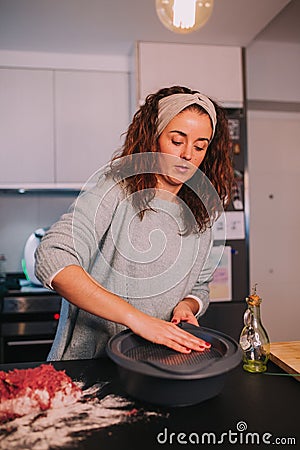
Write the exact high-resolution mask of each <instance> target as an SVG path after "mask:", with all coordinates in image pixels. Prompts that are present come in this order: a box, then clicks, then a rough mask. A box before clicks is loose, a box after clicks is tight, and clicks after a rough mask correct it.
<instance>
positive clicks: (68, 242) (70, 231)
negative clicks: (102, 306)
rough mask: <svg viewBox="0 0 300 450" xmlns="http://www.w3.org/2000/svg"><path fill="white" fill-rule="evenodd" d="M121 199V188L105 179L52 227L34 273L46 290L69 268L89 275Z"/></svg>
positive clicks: (80, 196)
mask: <svg viewBox="0 0 300 450" xmlns="http://www.w3.org/2000/svg"><path fill="white" fill-rule="evenodd" d="M120 195H121V188H120V187H119V186H118V185H117V184H116V183H114V181H113V180H111V179H109V180H107V179H106V178H105V177H104V176H102V177H101V180H100V181H99V182H98V183H97V185H96V186H95V187H94V188H92V189H90V190H88V191H86V192H82V193H81V194H80V195H79V196H78V198H77V199H76V201H75V202H74V203H73V205H72V206H71V208H70V211H69V212H68V213H66V214H64V215H63V216H62V217H61V218H60V220H59V221H58V222H56V223H55V224H54V225H52V227H51V228H50V229H49V230H48V232H47V233H46V234H45V236H44V237H43V239H42V241H41V243H40V245H39V247H38V248H37V250H36V253H35V259H36V264H35V273H36V276H37V278H38V279H39V280H40V281H41V282H42V283H43V285H44V286H46V287H49V288H50V289H51V281H52V279H53V277H54V276H55V274H57V273H58V272H59V271H60V270H62V269H63V268H64V267H67V266H70V265H78V266H81V267H83V268H84V269H85V270H86V271H87V272H89V270H90V268H91V266H92V264H93V262H94V259H95V257H96V255H97V252H98V246H99V242H100V241H101V239H102V237H103V236H104V234H105V232H106V231H107V229H108V228H109V226H110V224H111V221H112V218H113V215H114V212H115V210H116V208H117V205H118V201H119V198H120Z"/></svg>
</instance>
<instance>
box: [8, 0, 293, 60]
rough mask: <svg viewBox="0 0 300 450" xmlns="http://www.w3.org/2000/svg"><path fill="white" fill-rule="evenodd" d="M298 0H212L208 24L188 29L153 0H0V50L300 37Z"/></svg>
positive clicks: (112, 50)
mask: <svg viewBox="0 0 300 450" xmlns="http://www.w3.org/2000/svg"><path fill="white" fill-rule="evenodd" d="M299 18H300V0H215V6H214V11H213V14H212V16H211V18H210V20H209V21H208V22H207V24H206V25H205V26H204V27H203V28H202V29H200V30H198V31H196V32H194V33H191V34H189V35H179V34H175V33H172V32H171V31H169V30H167V29H165V28H164V27H163V25H162V24H161V23H160V21H159V19H158V18H157V16H156V12H155V0H0V50H17V51H42V52H45V51H46V52H65V53H89V54H128V53H129V52H130V50H131V49H132V46H133V44H134V42H135V41H138V40H139V41H153V42H177V43H179V42H180V43H190V44H211V45H234V46H242V47H247V46H248V45H249V44H251V42H252V41H253V40H254V39H255V38H256V37H257V36H259V37H260V38H261V39H263V40H272V41H274V40H282V41H289V42H297V43H300V31H299V30H300V26H299Z"/></svg>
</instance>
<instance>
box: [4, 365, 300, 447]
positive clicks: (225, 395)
mask: <svg viewBox="0 0 300 450" xmlns="http://www.w3.org/2000/svg"><path fill="white" fill-rule="evenodd" d="M38 364H39V363H28V364H27V363H23V364H18V365H16V364H15V365H12V364H4V365H2V366H0V370H9V369H13V368H16V367H17V368H27V367H33V366H36V365H38ZM52 364H53V365H54V367H55V368H56V369H58V370H61V369H64V370H66V373H67V374H68V375H70V376H71V377H72V378H73V379H74V380H76V381H79V380H80V381H83V382H84V384H85V387H88V386H90V385H93V384H95V383H101V382H109V383H108V384H106V385H105V389H106V391H105V389H104V391H103V392H104V393H106V394H109V393H114V394H117V395H122V396H124V397H125V398H126V394H125V393H124V392H123V391H122V387H121V386H120V383H119V378H118V371H117V368H116V366H115V364H114V363H112V362H111V361H110V360H108V359H106V358H103V359H99V360H81V361H59V362H53V363H52ZM269 373H273V375H271V374H269ZM133 401H134V400H133ZM133 405H134V410H133V411H134V414H135V413H136V412H137V414H139V411H147V410H151V411H154V412H155V413H156V414H153V416H147V415H145V417H140V420H132V421H131V420H128V421H127V422H126V423H124V422H123V423H120V424H115V425H113V426H108V427H104V428H102V429H100V430H93V431H92V432H86V433H84V432H83V433H81V436H80V441H74V442H73V443H72V445H71V446H67V447H65V446H61V447H60V448H68V449H71V448H72V449H77V448H80V449H87V450H90V449H97V450H102V449H105V450H106V449H109V450H114V449H116V450H122V449H124V450H125V449H126V450H129V449H143V450H146V449H158V448H170V449H171V448H172V449H174V448H199V447H200V448H201V447H202V448H205V449H206V448H210V447H214V448H216V447H218V446H220V447H223V448H224V447H225V448H245V449H246V448H260V447H264V446H267V445H270V444H273V445H276V448H288V447H291V448H299V446H300V431H299V406H300V383H299V381H297V380H296V379H295V378H293V377H290V376H287V375H284V372H282V371H281V369H279V368H278V367H277V366H275V365H274V364H273V363H271V362H269V364H268V374H267V373H266V374H249V373H247V372H245V371H244V370H243V369H242V366H241V365H240V366H238V367H237V368H236V369H234V370H233V371H231V372H230V373H229V374H228V377H227V378H226V382H225V386H224V389H223V390H222V392H221V393H220V394H219V395H218V396H217V397H214V398H212V399H210V400H206V401H205V402H202V403H200V404H198V405H194V406H189V407H181V408H162V407H157V406H153V405H149V404H143V403H141V402H139V401H134V403H133ZM257 443H259V445H258V444H257ZM20 445H21V444H20ZM0 448H4V447H1V428H0ZM6 448H7V447H6ZM20 448H21V447H20ZM22 448H27V447H24V446H22ZM34 448H35V447H34ZM49 448H50V447H49ZM51 448H52V447H51Z"/></svg>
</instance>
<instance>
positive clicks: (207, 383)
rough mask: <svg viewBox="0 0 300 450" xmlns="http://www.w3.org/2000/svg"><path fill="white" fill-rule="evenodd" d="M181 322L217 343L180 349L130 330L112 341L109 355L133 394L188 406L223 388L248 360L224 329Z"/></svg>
mask: <svg viewBox="0 0 300 450" xmlns="http://www.w3.org/2000/svg"><path fill="white" fill-rule="evenodd" d="M180 326H181V327H182V328H183V329H184V330H185V331H187V332H189V333H192V334H193V335H194V336H197V337H199V338H201V339H204V340H205V341H207V342H210V344H211V347H210V348H209V349H206V350H204V351H203V352H195V351H192V352H191V353H189V354H183V353H178V352H176V351H174V350H171V349H169V348H167V347H165V346H163V345H157V344H153V343H151V342H149V341H146V340H145V339H143V338H141V337H139V336H137V335H135V334H134V333H133V332H132V331H130V330H125V331H123V332H121V333H119V334H117V335H116V336H114V337H112V338H111V339H110V341H109V342H108V345H107V353H108V356H109V357H110V358H111V359H112V360H113V361H114V362H115V363H116V364H117V365H118V369H119V375H120V379H121V382H122V384H123V387H124V389H125V390H126V392H127V393H128V394H130V395H132V396H133V397H135V398H137V399H139V400H143V401H147V402H150V403H154V404H160V405H164V406H186V405H192V404H196V403H200V402H202V401H204V400H207V399H209V398H211V397H214V396H216V395H218V394H219V393H220V392H221V390H222V389H223V386H224V382H225V378H226V375H227V373H228V372H229V371H230V370H232V369H233V368H234V367H236V366H237V365H238V364H239V363H240V361H241V359H242V354H241V350H240V348H239V345H238V343H237V342H236V341H235V340H234V339H233V338H231V337H230V336H227V335H225V334H224V333H221V332H219V331H215V330H211V329H208V328H202V327H196V326H194V325H191V324H187V323H182V324H180Z"/></svg>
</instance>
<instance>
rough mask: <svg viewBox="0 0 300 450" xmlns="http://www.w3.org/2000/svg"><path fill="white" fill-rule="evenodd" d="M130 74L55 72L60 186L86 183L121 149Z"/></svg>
mask: <svg viewBox="0 0 300 450" xmlns="http://www.w3.org/2000/svg"><path fill="white" fill-rule="evenodd" d="M128 97H129V96H128V75H127V74H126V73H118V72H96V71H90V72H88V71H56V72H55V149H56V181H57V182H58V183H74V182H75V183H76V182H85V181H86V180H87V179H88V178H89V177H90V176H91V175H92V174H93V173H94V172H95V171H96V170H97V169H98V168H100V167H102V166H103V165H104V164H106V163H107V162H108V161H109V160H110V159H111V156H112V155H113V153H114V152H115V151H116V150H118V149H119V148H120V146H121V143H122V139H121V135H122V134H123V133H124V132H125V131H126V129H127V127H128V120H129V100H128Z"/></svg>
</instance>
